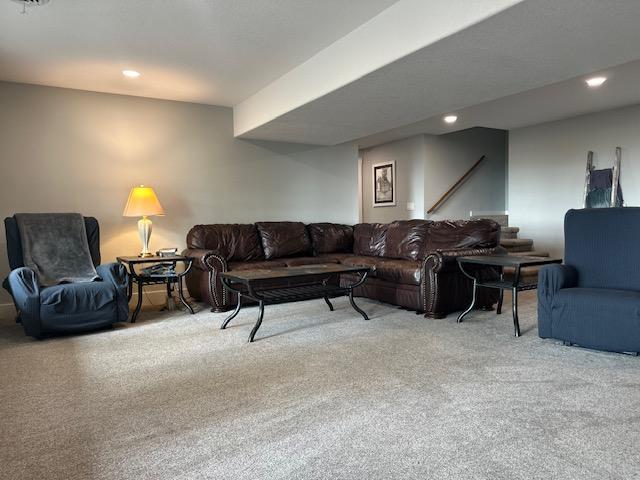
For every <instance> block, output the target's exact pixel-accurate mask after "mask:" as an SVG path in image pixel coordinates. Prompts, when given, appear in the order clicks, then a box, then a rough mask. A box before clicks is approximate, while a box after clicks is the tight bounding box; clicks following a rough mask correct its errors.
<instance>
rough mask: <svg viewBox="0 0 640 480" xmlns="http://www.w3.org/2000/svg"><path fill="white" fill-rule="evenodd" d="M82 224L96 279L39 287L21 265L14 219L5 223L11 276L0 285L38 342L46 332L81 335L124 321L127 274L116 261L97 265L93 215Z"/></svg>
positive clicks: (96, 230) (97, 234) (97, 237)
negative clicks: (9, 296) (81, 333)
mask: <svg viewBox="0 0 640 480" xmlns="http://www.w3.org/2000/svg"><path fill="white" fill-rule="evenodd" d="M84 221H85V227H86V232H87V242H88V245H89V251H90V253H91V260H92V262H93V264H94V266H95V267H96V271H97V273H98V275H99V277H100V279H99V280H97V281H94V282H83V283H63V284H59V285H53V286H49V287H41V286H40V285H39V283H38V278H37V275H36V273H35V272H34V271H33V270H31V269H30V268H27V267H25V266H24V263H23V254H22V244H21V240H20V232H19V230H18V224H17V222H16V220H15V218H14V217H7V218H5V220H4V225H5V230H6V236H7V253H8V256H9V266H10V267H11V273H10V274H9V276H8V277H7V278H6V279H5V280H4V282H3V283H2V286H3V287H4V288H5V289H6V290H7V291H8V292H9V293H10V294H11V296H12V297H13V301H14V304H15V306H16V310H17V311H18V321H19V322H20V323H22V326H23V327H24V331H25V333H26V334H27V335H29V336H32V337H36V338H42V337H43V336H45V335H46V334H49V333H56V332H67V333H73V332H81V331H86V330H93V329H97V328H102V327H105V326H108V325H111V324H113V323H116V322H125V321H127V318H128V315H129V302H128V300H127V290H128V282H129V279H128V276H127V272H126V270H125V268H124V266H122V265H120V264H118V263H108V264H105V265H100V228H99V225H98V221H97V220H96V219H95V218H93V217H85V218H84Z"/></svg>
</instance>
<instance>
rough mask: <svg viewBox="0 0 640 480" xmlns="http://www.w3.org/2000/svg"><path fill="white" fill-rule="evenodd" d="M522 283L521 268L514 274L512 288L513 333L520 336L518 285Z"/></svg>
mask: <svg viewBox="0 0 640 480" xmlns="http://www.w3.org/2000/svg"><path fill="white" fill-rule="evenodd" d="M519 283H520V266H517V267H516V271H515V272H514V274H513V288H511V305H512V308H513V333H514V335H515V336H516V337H519V336H520V322H519V321H518V284H519Z"/></svg>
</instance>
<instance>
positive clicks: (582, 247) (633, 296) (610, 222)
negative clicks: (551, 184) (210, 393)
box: [538, 207, 640, 353]
mask: <svg viewBox="0 0 640 480" xmlns="http://www.w3.org/2000/svg"><path fill="white" fill-rule="evenodd" d="M564 235H565V264H564V265H550V266H546V267H544V268H542V269H541V270H540V277H539V282H538V334H539V335H540V337H542V338H556V339H558V340H563V341H564V342H566V343H569V344H575V345H579V346H582V347H586V348H593V349H597V350H607V351H612V352H633V353H637V352H640V208H632V207H628V208H602V209H588V210H569V211H568V212H567V214H566V216H565V220H564Z"/></svg>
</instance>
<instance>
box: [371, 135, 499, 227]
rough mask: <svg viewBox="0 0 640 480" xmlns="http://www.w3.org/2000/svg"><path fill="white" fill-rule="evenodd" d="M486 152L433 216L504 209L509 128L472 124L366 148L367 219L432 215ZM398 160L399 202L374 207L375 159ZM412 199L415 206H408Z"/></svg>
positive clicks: (457, 216)
mask: <svg viewBox="0 0 640 480" xmlns="http://www.w3.org/2000/svg"><path fill="white" fill-rule="evenodd" d="M482 155H486V156H487V159H486V160H485V161H484V162H483V163H482V164H481V165H480V166H479V167H478V169H477V170H476V171H475V172H474V173H473V174H472V175H471V176H470V177H469V178H468V180H467V181H466V182H465V183H464V184H462V186H460V188H458V189H457V190H456V191H455V192H454V193H453V195H451V196H450V197H449V199H448V200H447V201H446V202H445V203H443V204H442V206H441V207H440V208H439V209H438V210H437V211H436V212H435V213H434V214H432V215H430V216H429V218H433V219H461V218H469V212H470V211H471V210H473V211H480V212H504V211H505V210H506V185H507V181H506V179H507V132H505V131H504V130H494V129H488V128H472V129H469V130H464V131H460V132H455V133H450V134H447V135H440V136H434V135H419V136H415V137H411V138H408V139H405V140H400V141H397V142H391V143H387V144H384V145H380V146H377V147H374V148H371V149H368V150H365V151H363V175H362V176H363V185H364V191H363V200H364V205H363V207H364V208H363V212H364V221H365V222H389V221H392V220H397V219H411V218H427V214H426V209H428V208H430V207H431V205H433V204H434V203H435V202H436V201H437V200H438V199H439V198H440V196H441V195H442V194H444V193H445V192H446V191H447V190H448V189H449V187H451V186H452V185H453V184H454V183H455V182H456V181H457V180H458V179H459V178H460V177H461V176H462V175H463V174H464V173H465V172H466V171H467V170H468V169H469V168H470V167H471V166H472V165H473V164H474V163H475V162H476V161H477V160H478V159H479V158H480V157H481V156H482ZM389 160H395V161H396V169H397V179H396V182H397V185H396V188H397V205H396V206H395V207H375V208H374V207H373V187H372V183H373V178H372V171H371V166H372V164H374V163H378V162H384V161H389ZM407 202H414V203H415V210H414V211H408V210H407Z"/></svg>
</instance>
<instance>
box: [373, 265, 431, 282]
mask: <svg viewBox="0 0 640 480" xmlns="http://www.w3.org/2000/svg"><path fill="white" fill-rule="evenodd" d="M376 270H377V275H376V277H377V278H379V279H380V280H386V281H387V282H391V283H401V284H403V285H420V281H421V280H422V262H420V261H417V260H383V261H382V262H380V263H379V264H378V266H377V267H376Z"/></svg>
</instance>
